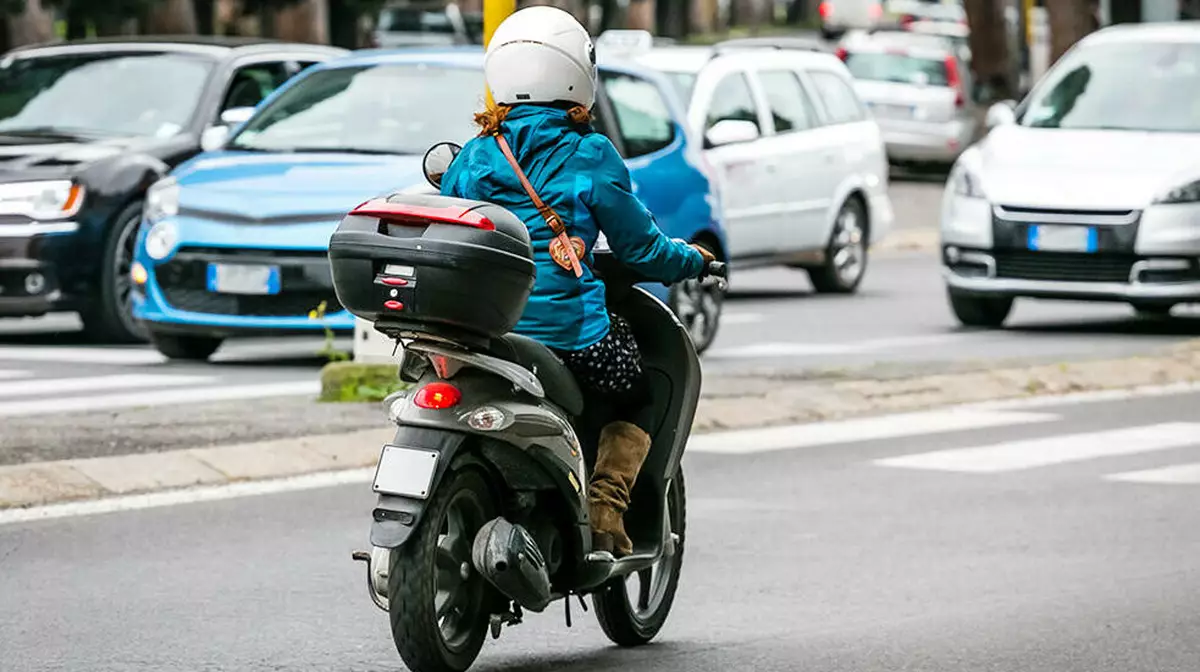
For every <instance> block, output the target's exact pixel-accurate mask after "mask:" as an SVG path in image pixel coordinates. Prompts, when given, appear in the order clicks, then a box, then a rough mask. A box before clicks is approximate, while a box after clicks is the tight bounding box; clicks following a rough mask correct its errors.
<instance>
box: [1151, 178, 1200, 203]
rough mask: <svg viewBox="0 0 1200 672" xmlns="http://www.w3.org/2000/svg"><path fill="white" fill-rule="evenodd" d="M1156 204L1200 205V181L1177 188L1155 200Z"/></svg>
mask: <svg viewBox="0 0 1200 672" xmlns="http://www.w3.org/2000/svg"><path fill="white" fill-rule="evenodd" d="M1154 202H1155V203H1200V180H1196V181H1195V182H1189V183H1188V184H1185V185H1182V186H1178V187H1175V188H1174V189H1171V190H1169V191H1167V192H1165V193H1162V194H1159V195H1158V197H1157V198H1155V199H1154Z"/></svg>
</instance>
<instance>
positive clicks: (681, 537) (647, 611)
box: [592, 466, 687, 646]
mask: <svg viewBox="0 0 1200 672" xmlns="http://www.w3.org/2000/svg"><path fill="white" fill-rule="evenodd" d="M667 507H668V511H669V514H670V520H671V532H672V533H673V534H675V535H676V536H677V538H678V540H677V541H676V542H675V553H674V554H673V555H670V556H666V557H663V558H662V559H661V560H659V561H658V562H657V563H655V564H654V566H653V567H651V568H649V569H645V570H642V571H640V572H637V573H635V574H632V575H630V576H627V577H623V578H620V579H614V580H613V581H611V582H609V583H608V584H606V585H605V586H604V587H603V588H601V589H600V590H598V591H596V592H595V593H593V595H592V605H593V606H594V607H595V609H596V620H598V621H599V622H600V629H601V630H603V631H604V634H605V635H607V636H608V638H609V639H610V640H612V642H613V643H614V644H617V645H619V646H641V645H642V644H647V643H649V642H650V640H652V639H654V637H655V636H657V635H658V631H659V630H661V629H662V626H663V624H665V623H666V622H667V615H668V614H670V613H671V605H672V604H674V603H675V591H676V589H677V588H678V587H679V574H680V570H682V569H683V549H684V541H685V539H686V535H685V532H686V527H687V489H686V487H685V485H684V482H683V467H682V466H681V467H680V468H679V471H678V472H676V474H675V477H674V478H672V479H671V485H670V488H669V489H668V490H667Z"/></svg>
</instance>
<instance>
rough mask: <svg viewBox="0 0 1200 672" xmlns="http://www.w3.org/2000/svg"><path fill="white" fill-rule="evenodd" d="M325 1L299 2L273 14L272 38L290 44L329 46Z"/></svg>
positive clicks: (306, 0)
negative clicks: (306, 43)
mask: <svg viewBox="0 0 1200 672" xmlns="http://www.w3.org/2000/svg"><path fill="white" fill-rule="evenodd" d="M328 17H329V6H328V4H327V3H326V0H301V1H300V2H298V3H296V4H294V5H290V6H288V7H286V8H284V9H281V10H279V11H277V12H275V16H274V19H275V20H274V24H275V26H274V28H275V30H274V37H276V38H277V39H280V40H286V41H290V42H308V43H310V44H329V18H328Z"/></svg>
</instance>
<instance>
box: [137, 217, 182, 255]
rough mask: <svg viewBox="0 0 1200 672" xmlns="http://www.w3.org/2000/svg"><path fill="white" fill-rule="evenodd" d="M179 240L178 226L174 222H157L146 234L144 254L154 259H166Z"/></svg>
mask: <svg viewBox="0 0 1200 672" xmlns="http://www.w3.org/2000/svg"><path fill="white" fill-rule="evenodd" d="M178 242H179V228H178V227H176V226H175V223H174V222H158V223H157V224H155V225H154V226H151V227H150V232H149V233H147V234H146V242H145V246H146V254H148V255H150V258H151V259H153V260H155V261H162V260H163V259H166V258H167V256H168V255H170V254H171V251H172V250H174V249H175V245H176V244H177V243H178Z"/></svg>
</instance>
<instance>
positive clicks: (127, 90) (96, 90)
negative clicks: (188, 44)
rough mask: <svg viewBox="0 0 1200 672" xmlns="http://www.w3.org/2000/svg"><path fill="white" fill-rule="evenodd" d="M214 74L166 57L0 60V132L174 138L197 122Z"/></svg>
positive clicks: (193, 61)
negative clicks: (194, 118)
mask: <svg viewBox="0 0 1200 672" xmlns="http://www.w3.org/2000/svg"><path fill="white" fill-rule="evenodd" d="M212 69H213V63H212V61H210V60H207V59H204V58H201V57H197V56H192V55H187V54H164V53H117V52H108V53H93V54H72V55H69V56H39V57H31V58H16V59H12V60H9V61H0V133H4V132H8V133H13V134H28V135H48V136H52V135H72V134H76V135H81V136H89V135H98V136H107V135H124V136H158V137H169V136H172V135H175V134H176V133H178V132H179V131H180V130H182V129H183V128H184V127H185V126H187V124H188V122H189V120H191V118H192V115H193V114H194V113H195V111H196V105H197V103H198V102H199V100H200V95H201V93H202V92H203V90H204V85H205V83H206V82H207V81H208V77H209V74H210V72H211V71H212Z"/></svg>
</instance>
